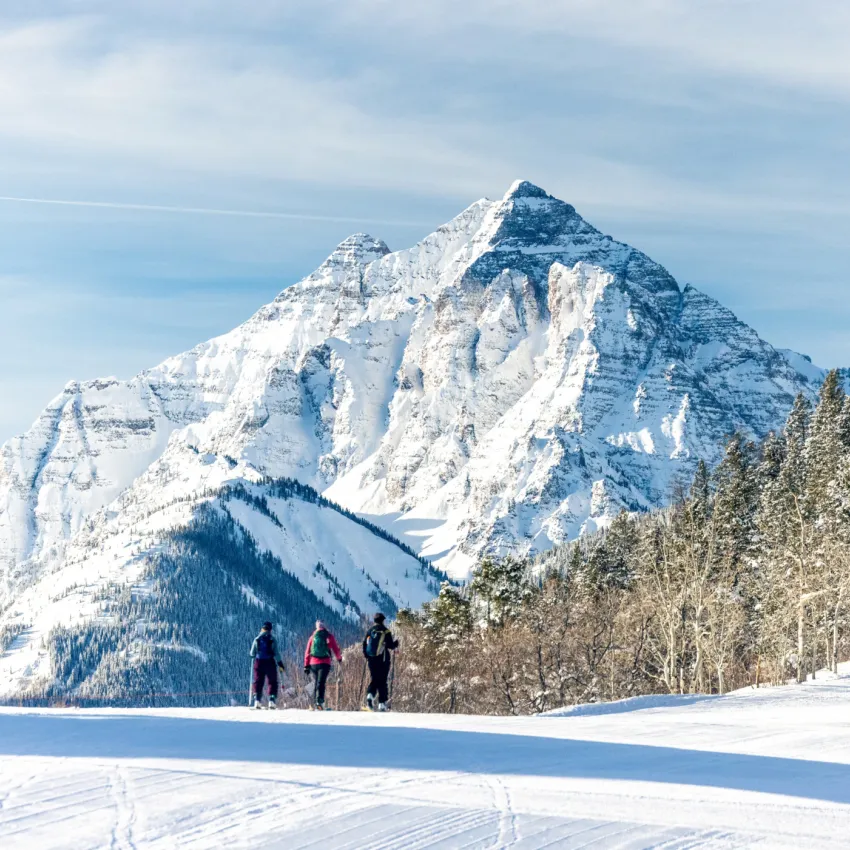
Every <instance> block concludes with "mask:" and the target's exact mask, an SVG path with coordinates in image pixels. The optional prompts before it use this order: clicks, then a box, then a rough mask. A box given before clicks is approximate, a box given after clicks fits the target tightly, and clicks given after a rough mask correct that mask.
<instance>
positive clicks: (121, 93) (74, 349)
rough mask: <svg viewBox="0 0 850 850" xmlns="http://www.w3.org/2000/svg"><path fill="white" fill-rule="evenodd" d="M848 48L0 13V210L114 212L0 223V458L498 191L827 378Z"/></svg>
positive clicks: (842, 347)
mask: <svg viewBox="0 0 850 850" xmlns="http://www.w3.org/2000/svg"><path fill="white" fill-rule="evenodd" d="M124 6H126V7H128V8H122V7H124ZM133 6H138V7H139V8H131V7H133ZM173 6H179V7H180V8H179V9H177V10H175V9H173V8H172V7H173ZM848 37H850V6H848V4H846V3H843V2H838V0H821V2H819V3H818V4H809V8H803V4H800V3H798V2H787V0H770V2H767V0H714V2H694V0H688V2H672V1H671V0H652V2H650V1H649V0H545V2H538V0H524V2H522V3H516V2H510V3H509V2H501V0H486V2H485V0H464V2H462V3H458V2H457V0H453V2H448V0H428V2H420V0H405V2H397V0H396V2H385V1H384V0H348V2H345V3H339V2H325V0H312V2H309V3H307V2H288V3H286V2H276V1H274V2H273V0H253V2H251V3H246V4H234V3H229V2H213V0H204V2H201V1H200V0H183V2H181V3H179V4H176V3H173V2H172V0H168V1H167V2H166V0H146V2H145V3H144V4H116V3H113V2H106V0H103V2H96V0H91V2H85V0H67V1H66V2H62V1H61V0H44V1H43V2H42V0H26V2H17V0H6V2H4V3H3V8H2V10H0V115H2V116H3V120H2V121H0V196H3V197H5V198H32V199H44V200H50V199H56V200H71V201H94V202H98V203H105V204H115V205H116V206H76V205H56V204H40V203H39V204H35V203H25V202H20V201H11V200H0V305H2V309H0V441H3V440H5V439H6V438H8V437H10V436H12V435H13V434H15V433H19V432H21V431H23V430H24V429H25V428H27V427H28V426H29V424H30V423H31V422H32V420H33V419H34V418H35V416H36V415H37V413H38V411H39V410H40V409H41V408H42V407H43V406H44V404H45V403H46V402H47V401H48V400H49V399H50V398H51V397H53V396H54V395H55V394H56V393H57V392H59V391H60V390H61V388H62V386H63V385H64V384H65V383H66V381H68V380H69V379H71V378H79V379H85V378H93V377H96V376H106V375H118V376H119V377H128V376H130V375H132V374H133V373H135V372H136V371H138V370H140V369H142V368H145V367H147V366H152V365H154V364H155V363H157V362H159V361H160V360H162V359H163V358H164V357H166V356H168V355H169V354H172V353H176V352H178V351H181V350H184V349H186V348H189V347H191V346H192V345H194V344H195V343H197V342H199V341H201V340H203V339H206V338H208V337H210V336H212V335H215V334H217V333H221V332H223V331H226V330H229V329H230V328H231V327H233V326H234V325H235V324H237V323H238V322H239V321H241V320H243V319H244V318H247V317H248V316H249V315H250V314H251V313H252V312H253V311H254V310H255V309H256V308H257V307H258V306H259V305H261V304H262V303H264V302H266V301H268V300H270V299H271V298H272V297H273V296H274V295H275V294H276V293H277V292H278V291H279V290H280V289H281V288H283V287H284V286H285V285H287V284H289V283H292V282H294V281H296V280H298V279H299V278H300V277H302V276H303V275H304V274H307V273H309V272H310V271H312V269H313V268H314V267H315V266H316V265H317V264H318V263H319V262H321V260H322V259H323V258H324V257H325V256H326V255H327V254H328V253H329V252H330V250H331V249H332V248H333V247H334V245H335V244H337V243H338V242H339V241H341V240H342V239H343V238H344V237H345V236H346V235H348V234H349V233H351V232H354V231H358V230H366V231H368V232H370V233H373V234H374V235H376V236H380V237H381V238H383V239H384V240H385V241H386V242H387V243H388V244H389V245H390V247H391V248H399V247H405V246H408V245H410V244H412V243H413V242H414V241H416V240H417V239H418V238H420V237H422V236H423V235H425V234H426V233H427V232H429V231H430V230H432V229H433V228H434V227H436V226H437V225H439V224H440V223H442V222H443V221H445V220H447V219H448V218H450V217H451V216H453V215H454V214H456V213H457V212H459V211H460V210H461V209H462V208H463V207H465V206H466V205H468V204H469V203H471V202H472V201H473V200H475V199H477V198H479V197H481V196H484V195H487V196H490V197H498V196H501V195H502V194H503V193H504V191H505V189H506V188H507V187H508V185H509V184H510V183H511V181H512V180H514V179H515V178H517V177H522V178H525V179H529V180H532V181H534V182H536V183H538V184H540V185H542V186H543V187H544V188H546V189H547V190H548V191H550V192H551V193H552V194H555V195H557V196H558V197H561V198H564V199H565V200H568V201H569V202H571V203H573V204H574V205H575V206H576V207H577V208H578V210H579V211H580V212H581V213H582V214H583V215H584V216H585V217H586V218H587V219H589V220H590V221H591V222H592V223H593V224H595V225H596V226H597V227H599V228H600V229H602V230H603V231H604V232H606V233H610V234H612V235H613V236H615V237H616V238H619V239H622V240H625V241H628V242H630V243H631V244H633V245H635V246H636V247H639V248H641V249H642V250H644V251H646V252H647V253H648V254H649V255H650V256H652V257H653V258H654V259H656V260H657V261H659V262H661V263H663V264H664V265H665V266H667V268H668V269H670V271H671V272H672V273H673V274H674V275H675V276H676V277H677V279H678V280H679V281H680V283H682V284H684V283H687V282H690V283H693V284H694V285H696V286H698V287H700V288H702V289H704V290H705V291H707V292H708V293H710V294H711V295H713V296H715V297H717V298H719V299H720V300H721V301H722V302H723V303H724V304H726V305H727V306H729V307H731V308H732V309H734V310H735V311H736V312H737V313H738V314H739V315H740V316H741V318H743V319H744V320H745V321H747V322H749V323H750V324H752V325H753V326H754V327H755V328H756V329H757V330H758V331H759V332H760V333H761V335H762V336H763V337H765V338H766V339H767V340H768V341H770V342H772V343H774V344H775V345H779V346H784V347H790V348H795V349H797V350H799V351H803V352H805V353H808V354H810V355H811V356H812V357H813V359H814V360H815V362H817V363H819V364H821V365H825V366H833V365H850V341H848V335H847V333H846V330H845V329H846V327H847V325H848V319H850V304H848V299H847V297H846V293H847V284H846V279H847V274H848V269H850V244H848V243H849V242H850V240H848V231H850V228H848V225H850V179H848V178H850V157H848V147H849V146H850V141H848V140H850V109H848V106H850V57H848V53H847V50H846V44H847V42H848ZM122 204H130V205H152V206H160V207H162V206H173V207H179V208H184V209H185V208H193V209H197V208H207V209H217V210H232V211H236V212H239V211H248V212H257V213H264V212H265V213H282V214H295V217H294V218H289V217H285V215H284V216H280V217H275V216H269V217H262V216H242V215H238V214H234V215H214V214H204V213H199V212H168V211H163V210H149V209H138V208H135V209H133V208H122V207H121V206H120V205H122ZM300 216H309V218H302V217H300Z"/></svg>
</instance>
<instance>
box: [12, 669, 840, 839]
mask: <svg viewBox="0 0 850 850" xmlns="http://www.w3.org/2000/svg"><path fill="white" fill-rule="evenodd" d="M848 672H850V671H848ZM848 710H850V677H847V678H827V679H819V680H818V681H816V682H808V683H806V684H805V685H802V686H797V687H794V686H789V687H786V688H776V689H762V690H758V691H755V690H748V691H742V692H739V693H736V694H732V695H729V696H726V697H720V698H715V699H711V700H694V699H693V698H688V697H683V698H681V699H679V700H677V699H675V698H663V699H658V700H654V701H653V700H643V701H631V702H630V703H629V704H628V705H626V704H620V705H619V706H615V707H613V708H612V706H597V707H586V708H584V709H582V711H581V712H576V713H573V714H568V713H567V714H564V715H563V716H549V717H525V718H517V717H513V718H503V717H462V716H445V715H404V714H389V715H380V716H378V715H374V714H365V713H361V712H357V713H344V712H339V713H330V714H324V715H317V714H315V713H311V712H299V711H279V712H277V713H271V712H268V713H267V712H257V713H255V712H247V711H246V710H244V709H157V710H151V709H105V710H97V709H91V710H67V709H2V710H0V847H2V848H3V850H17V848H27V850H29V848H31V847H38V848H39V850H49V849H50V848H73V850H87V848H91V849H92V850H170V848H178V847H179V848H181V850H182V848H187V850H205V848H218V847H226V848H228V850H239V848H247V847H254V846H258V845H259V846H262V847H263V848H269V850H274V848H281V850H284V848H285V850H360V848H368V850H500V848H507V847H510V848H517V849H518V850H546V848H548V850H554V848H570V849H571V850H579V848H593V850H600V849H601V848H604V850H615V849H616V850H650V848H652V850H688V848H700V850H732V848H751V847H758V848H788V850H791V848H793V850H808V848H821V847H822V848H840V847H847V846H848V839H847V836H848V835H850V721H848V715H850V711H848Z"/></svg>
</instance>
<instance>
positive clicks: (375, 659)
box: [363, 613, 398, 711]
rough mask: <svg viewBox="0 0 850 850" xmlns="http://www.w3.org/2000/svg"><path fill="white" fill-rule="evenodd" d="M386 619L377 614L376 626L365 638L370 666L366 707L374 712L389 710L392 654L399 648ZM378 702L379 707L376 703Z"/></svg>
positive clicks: (367, 660) (365, 653) (365, 652)
mask: <svg viewBox="0 0 850 850" xmlns="http://www.w3.org/2000/svg"><path fill="white" fill-rule="evenodd" d="M384 620H386V617H385V616H384V615H383V614H381V613H378V614H375V625H374V626H372V628H371V629H369V631H368V632H366V637H365V638H363V655H364V657H365V658H366V663H367V664H368V665H369V677H370V681H369V687H368V688H367V690H366V705H367V707H368V708H370V709H371V710H372V711H375V710H376V708H377V710H378V711H386V710H387V700H388V699H389V694H388V692H387V678H388V677H389V675H390V665H391V663H392V657H391V655H390V653H391V652H392V651H393V650H395V649H397V648H398V641H397V640H395V639H394V638H393V636H392V633H391V632H390V630H389V629H388V628H387V627H386V626H385V625H384ZM376 702H377V706H376V704H375V703H376Z"/></svg>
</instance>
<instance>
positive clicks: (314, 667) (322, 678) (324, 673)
mask: <svg viewBox="0 0 850 850" xmlns="http://www.w3.org/2000/svg"><path fill="white" fill-rule="evenodd" d="M330 672H331V665H330V664H311V665H310V673H311V674H312V676H313V679H314V680H315V698H316V705H324V704H325V685H327V683H328V676H329V675H330Z"/></svg>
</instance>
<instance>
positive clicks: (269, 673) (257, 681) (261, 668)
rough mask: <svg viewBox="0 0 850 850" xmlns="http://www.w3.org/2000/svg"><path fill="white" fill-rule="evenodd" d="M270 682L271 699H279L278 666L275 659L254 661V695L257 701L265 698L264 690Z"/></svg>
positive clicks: (257, 659)
mask: <svg viewBox="0 0 850 850" xmlns="http://www.w3.org/2000/svg"><path fill="white" fill-rule="evenodd" d="M266 679H268V680H269V698H270V699H274V698H275V697H277V665H276V664H275V661H274V658H255V659H254V693H255V694H256V695H257V699H260V698H261V697H262V696H263V688H264V687H265V686H266Z"/></svg>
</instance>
